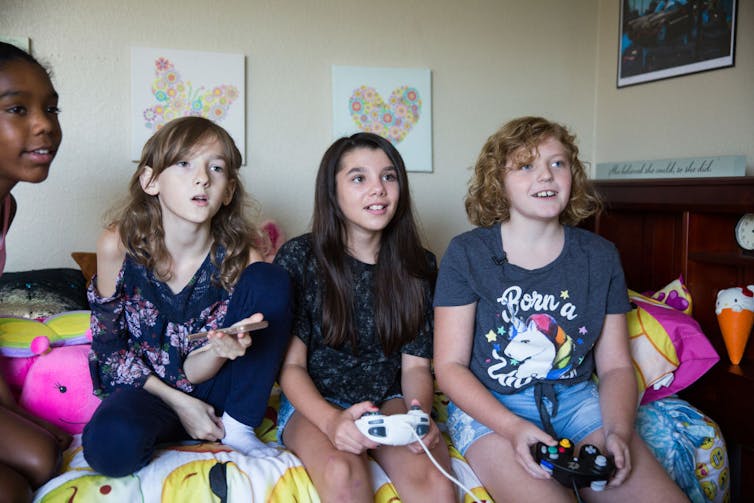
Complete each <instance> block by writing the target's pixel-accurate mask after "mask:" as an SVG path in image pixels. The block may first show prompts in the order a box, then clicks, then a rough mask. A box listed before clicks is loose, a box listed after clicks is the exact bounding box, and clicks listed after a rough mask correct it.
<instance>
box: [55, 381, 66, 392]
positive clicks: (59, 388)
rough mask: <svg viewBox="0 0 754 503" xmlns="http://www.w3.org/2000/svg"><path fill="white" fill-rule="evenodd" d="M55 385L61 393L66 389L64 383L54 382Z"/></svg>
mask: <svg viewBox="0 0 754 503" xmlns="http://www.w3.org/2000/svg"><path fill="white" fill-rule="evenodd" d="M55 387H56V388H58V391H59V392H61V393H66V392H67V391H68V388H66V387H65V385H63V384H60V383H56V384H55Z"/></svg>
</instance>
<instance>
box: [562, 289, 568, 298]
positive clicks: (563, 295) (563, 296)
mask: <svg viewBox="0 0 754 503" xmlns="http://www.w3.org/2000/svg"><path fill="white" fill-rule="evenodd" d="M568 297H570V296H569V295H568V290H561V291H560V298H561V299H567V298H568Z"/></svg>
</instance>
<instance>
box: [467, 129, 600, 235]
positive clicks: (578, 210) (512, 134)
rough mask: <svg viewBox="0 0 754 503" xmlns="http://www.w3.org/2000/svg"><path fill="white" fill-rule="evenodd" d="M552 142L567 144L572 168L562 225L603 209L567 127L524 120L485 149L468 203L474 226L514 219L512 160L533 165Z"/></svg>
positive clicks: (496, 135) (499, 134) (471, 183)
mask: <svg viewBox="0 0 754 503" xmlns="http://www.w3.org/2000/svg"><path fill="white" fill-rule="evenodd" d="M548 138H554V139H556V140H558V141H559V142H560V143H562V144H563V146H564V147H565V149H566V152H567V154H568V157H569V161H570V164H571V176H572V178H573V180H572V184H571V195H570V199H569V201H568V205H567V206H566V208H565V210H563V212H562V213H561V214H560V222H561V223H562V224H565V225H576V224H578V223H579V222H581V221H583V220H584V219H586V218H588V217H590V216H592V215H594V214H596V213H598V212H599V211H600V210H601V209H602V203H601V200H600V198H599V195H598V194H597V193H596V191H595V190H594V188H593V187H592V184H591V183H590V182H589V180H588V178H587V175H586V170H585V169H584V165H583V164H582V163H581V161H580V160H579V148H578V147H577V146H576V143H575V140H576V137H575V135H573V134H571V133H570V132H569V131H568V129H567V128H566V127H565V126H563V125H561V124H557V123H555V122H552V121H549V120H547V119H544V118H542V117H520V118H518V119H514V120H512V121H510V122H508V123H507V124H505V125H503V126H502V127H501V128H500V129H499V130H497V131H496V132H495V133H494V134H493V135H492V136H490V137H489V138H488V139H487V141H486V142H485V144H484V146H483V147H482V151H481V152H480V154H479V158H478V159H477V162H476V166H475V167H474V174H473V176H472V177H471V180H469V190H468V192H467V194H466V198H465V200H464V204H465V206H466V214H467V215H468V217H469V221H470V222H471V223H472V224H474V225H478V226H483V227H487V226H490V225H493V224H495V223H499V222H505V221H507V220H508V219H509V218H510V202H509V201H508V198H507V196H506V194H505V181H504V178H505V177H504V176H503V175H504V174H505V172H506V167H505V166H506V163H507V162H508V161H509V160H510V161H515V163H516V164H524V163H527V162H531V161H532V160H533V159H534V158H535V157H536V156H537V147H538V146H539V145H540V144H541V143H542V142H543V141H545V140H546V139H548Z"/></svg>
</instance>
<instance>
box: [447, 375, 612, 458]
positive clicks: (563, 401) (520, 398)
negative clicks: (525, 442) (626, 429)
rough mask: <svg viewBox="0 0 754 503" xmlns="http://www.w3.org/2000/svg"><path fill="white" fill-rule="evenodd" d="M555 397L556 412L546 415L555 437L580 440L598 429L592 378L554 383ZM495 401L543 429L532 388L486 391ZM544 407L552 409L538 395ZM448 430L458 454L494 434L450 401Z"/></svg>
mask: <svg viewBox="0 0 754 503" xmlns="http://www.w3.org/2000/svg"><path fill="white" fill-rule="evenodd" d="M553 388H554V389H555V394H556V396H557V399H558V413H557V415H556V416H553V417H551V418H550V420H551V421H552V426H553V428H554V429H555V431H556V432H557V434H558V436H559V437H561V438H563V437H565V438H569V439H571V441H573V443H574V444H578V443H579V442H581V441H582V440H584V439H585V438H586V437H587V436H589V434H590V433H592V432H593V431H596V430H598V429H600V428H602V414H601V412H600V400H599V392H598V391H597V385H596V384H595V383H594V382H593V381H584V382H580V383H577V384H555V385H554V386H553ZM490 392H491V393H492V395H493V396H494V397H495V398H496V399H497V401H498V402H500V403H501V404H503V405H504V406H505V407H506V408H507V409H508V410H510V411H511V412H513V413H514V414H516V415H518V416H520V417H522V418H524V419H526V420H528V421H531V422H532V423H534V424H535V425H537V426H538V427H539V428H542V429H543V430H544V426H543V425H542V420H541V419H540V417H539V410H538V409H537V402H536V400H535V399H534V387H533V386H530V387H528V388H526V389H525V390H522V391H520V392H518V393H514V394H512V395H503V394H500V393H496V392H494V391H490ZM542 400H543V402H544V404H545V407H547V410H548V411H550V412H552V404H551V403H550V400H549V399H547V398H546V397H543V398H542ZM448 431H449V433H450V438H451V440H452V441H453V445H454V446H455V447H456V449H458V452H460V453H461V454H462V455H463V454H466V450H468V448H469V447H471V444H473V443H474V442H475V441H477V440H479V439H480V438H481V437H483V436H484V435H487V434H489V433H494V432H493V431H492V430H491V429H489V428H487V427H486V426H485V425H483V424H482V423H480V422H479V421H477V420H475V419H474V418H472V417H471V416H469V415H468V414H466V413H465V412H464V411H462V410H461V409H460V408H459V407H457V406H456V405H455V404H454V403H453V402H450V403H449V404H448Z"/></svg>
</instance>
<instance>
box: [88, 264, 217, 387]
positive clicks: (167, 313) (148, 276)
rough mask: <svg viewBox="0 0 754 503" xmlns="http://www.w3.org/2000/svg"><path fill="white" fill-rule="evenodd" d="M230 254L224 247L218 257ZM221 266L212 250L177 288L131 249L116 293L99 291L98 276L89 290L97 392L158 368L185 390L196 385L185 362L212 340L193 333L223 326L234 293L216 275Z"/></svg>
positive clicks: (140, 379)
mask: <svg viewBox="0 0 754 503" xmlns="http://www.w3.org/2000/svg"><path fill="white" fill-rule="evenodd" d="M224 254H225V253H224V250H221V251H220V252H219V253H218V258H219V259H220V260H222V257H223V256H224ZM220 260H218V262H219V261H220ZM217 272H218V269H217V267H216V266H215V265H214V264H213V263H212V261H211V260H210V254H208V255H207V257H206V258H205V259H204V262H203V263H202V265H201V266H200V267H199V269H198V270H197V271H196V273H195V274H194V276H193V278H191V280H190V281H189V282H188V284H187V285H186V286H185V287H184V288H183V290H181V291H180V292H178V293H174V292H173V291H172V290H171V289H170V287H169V286H168V285H167V284H166V283H164V282H163V281H160V280H159V279H157V278H156V277H155V276H154V274H153V273H152V271H150V270H147V269H146V268H145V267H144V266H143V265H141V264H138V263H137V262H136V261H135V260H134V259H133V258H132V257H131V256H130V255H127V256H126V259H125V260H124V261H123V266H122V268H121V270H120V272H119V273H118V278H117V281H116V286H115V293H114V294H113V295H112V296H110V297H106V298H104V297H101V296H100V295H99V293H98V291H97V278H96V276H95V278H94V279H93V280H92V283H91V285H90V286H89V290H88V292H87V293H88V298H89V304H90V306H91V310H92V318H91V329H92V349H91V352H90V354H89V367H90V372H91V375H92V384H93V386H94V392H95V394H97V395H100V396H103V395H107V394H109V393H111V392H113V391H114V390H115V389H117V388H118V387H122V386H133V387H141V386H143V385H144V383H145V382H146V380H147V378H148V377H149V376H150V375H152V374H156V375H157V376H158V377H159V378H160V379H161V380H163V381H165V382H166V383H168V384H170V385H171V386H174V387H176V388H178V389H180V390H182V391H184V392H187V393H190V392H191V391H193V385H192V384H191V383H190V382H189V381H188V379H187V378H186V374H185V373H184V371H183V362H184V360H185V359H186V356H187V355H188V354H189V353H190V352H191V351H193V350H194V349H196V348H198V347H200V346H203V345H204V344H206V343H207V341H206V339H205V340H202V341H194V342H189V341H188V335H189V334H191V333H195V332H199V331H203V330H209V329H214V328H218V327H221V326H222V322H223V320H224V318H225V314H226V312H227V308H228V301H229V299H230V292H228V291H226V290H224V289H223V288H222V287H221V286H219V284H216V283H214V282H213V281H212V277H213V275H215V274H216V273H217Z"/></svg>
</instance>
